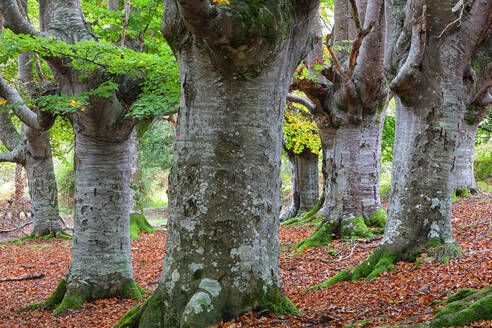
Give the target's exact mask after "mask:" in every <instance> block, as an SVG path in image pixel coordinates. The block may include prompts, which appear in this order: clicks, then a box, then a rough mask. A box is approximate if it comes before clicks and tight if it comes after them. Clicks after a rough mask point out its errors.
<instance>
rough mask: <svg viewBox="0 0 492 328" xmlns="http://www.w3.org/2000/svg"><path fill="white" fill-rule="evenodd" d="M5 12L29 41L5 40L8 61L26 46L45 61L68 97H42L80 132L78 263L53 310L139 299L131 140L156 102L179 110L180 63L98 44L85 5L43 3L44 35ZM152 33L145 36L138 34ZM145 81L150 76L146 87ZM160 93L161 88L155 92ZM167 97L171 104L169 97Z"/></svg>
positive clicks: (6, 8)
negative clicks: (133, 235)
mask: <svg viewBox="0 0 492 328" xmlns="http://www.w3.org/2000/svg"><path fill="white" fill-rule="evenodd" d="M0 10H1V11H2V12H3V14H4V17H5V19H6V23H7V24H6V25H7V26H8V27H9V28H10V29H11V30H12V31H13V32H14V33H15V34H25V35H28V36H27V37H23V36H18V37H13V38H11V39H9V40H6V41H5V42H7V45H8V46H7V47H5V48H4V49H5V51H6V52H7V54H6V56H8V55H9V51H14V52H15V51H20V50H25V49H26V48H28V49H29V50H32V51H35V52H37V53H39V54H40V55H41V56H43V58H44V59H45V60H46V61H47V62H48V64H49V65H50V68H51V71H52V72H53V75H54V77H55V79H56V83H57V86H58V89H59V91H60V93H61V95H54V96H50V97H44V98H42V100H41V102H43V103H50V104H51V106H49V109H50V110H51V111H52V112H55V113H56V114H63V115H66V116H68V118H69V119H70V122H71V124H72V127H73V129H74V133H75V155H74V168H75V185H76V194H75V227H74V229H75V231H74V236H73V245H72V259H71V265H70V269H69V272H68V273H67V275H66V277H65V278H64V279H62V280H61V282H60V283H59V285H58V287H57V289H56V290H55V292H54V293H53V295H52V296H51V297H50V298H49V299H48V300H47V301H46V303H45V305H46V307H48V308H54V307H56V309H55V313H59V312H61V311H63V310H65V309H66V308H69V307H73V308H76V307H80V306H81V305H82V303H83V302H84V300H91V299H96V298H104V297H113V296H121V297H133V298H140V297H141V289H140V288H139V287H138V286H137V285H136V283H135V282H134V280H133V271H132V265H131V250H130V234H129V205H128V204H129V197H130V196H129V195H130V192H129V190H130V189H129V178H128V177H129V174H130V168H129V142H128V137H129V135H130V133H131V131H132V129H133V127H134V126H135V124H136V123H137V122H139V119H144V118H146V117H148V116H151V115H155V111H156V110H157V109H156V106H157V105H156V104H157V103H159V105H158V106H159V109H162V108H163V107H165V106H166V105H168V104H170V103H172V106H173V107H174V106H175V98H176V97H175V95H174V94H173V92H172V89H173V84H174V80H173V79H172V78H170V79H169V80H170V81H169V83H168V84H165V83H162V81H163V74H162V71H161V69H162V70H169V72H170V74H172V72H174V71H175V68H174V67H173V65H172V64H173V61H172V60H169V58H168V57H167V58H165V60H164V59H163V58H162V57H157V56H146V55H144V54H139V53H136V52H135V51H132V50H130V49H125V48H119V47H115V46H114V45H112V44H110V43H108V42H107V41H105V40H101V39H97V38H96V36H95V35H94V33H93V31H92V30H91V29H89V28H88V26H89V24H88V23H87V22H86V21H85V18H84V16H83V14H82V11H81V4H80V1H77V0H70V1H64V2H59V1H53V0H48V1H42V2H40V3H39V21H40V28H41V31H37V30H35V29H34V28H33V26H32V25H30V24H29V23H28V22H27V21H26V20H25V19H24V17H22V15H21V14H20V10H19V7H18V5H17V2H16V1H10V0H3V1H1V2H0ZM149 12H152V13H155V12H156V11H155V10H154V11H152V10H150V11H149ZM149 24H150V23H149ZM147 26H148V25H147ZM125 28H128V26H125ZM125 28H123V30H124V31H126V33H130V32H129V31H128V30H126V29H125ZM145 28H146V26H142V29H145ZM102 32H105V31H102ZM122 34H123V32H122ZM144 35H145V33H144V31H142V33H141V34H140V36H141V37H142V38H143V36H144ZM111 36H112V35H111V34H110V35H109V37H111ZM123 36H124V34H123ZM125 58H127V59H126V60H125ZM149 67H151V69H149ZM149 74H154V76H152V77H151V78H150V77H149ZM139 75H142V76H143V77H146V78H147V80H146V81H145V83H144V84H143V85H142V82H143V81H142V78H141V77H140V76H139ZM168 76H170V75H168ZM166 83H167V82H166ZM155 86H159V87H160V88H161V89H162V90H161V91H159V90H158V91H155V92H153V91H152V90H155V89H153V88H154V87H155ZM151 89H152V90H151ZM163 92H164V93H167V94H168V98H167V99H163V98H162V97H161V96H162V93H163ZM139 96H140V98H139ZM18 111H19V112H20V114H21V115H23V116H26V117H31V116H32V115H33V114H32V111H31V110H30V109H29V108H28V107H27V106H20V107H18Z"/></svg>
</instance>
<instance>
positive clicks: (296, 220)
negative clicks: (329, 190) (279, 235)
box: [282, 197, 325, 225]
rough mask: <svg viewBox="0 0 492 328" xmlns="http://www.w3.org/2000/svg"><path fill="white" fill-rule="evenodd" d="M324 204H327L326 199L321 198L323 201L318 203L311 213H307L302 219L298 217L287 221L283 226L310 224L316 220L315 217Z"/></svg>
mask: <svg viewBox="0 0 492 328" xmlns="http://www.w3.org/2000/svg"><path fill="white" fill-rule="evenodd" d="M324 202H325V199H324V197H321V199H320V200H319V201H318V202H317V203H316V205H314V207H313V208H312V209H311V210H310V211H309V212H307V213H306V214H304V215H303V216H301V217H296V218H293V219H291V220H289V221H286V222H284V223H282V225H295V224H298V223H303V222H310V221H311V220H313V219H314V218H315V217H314V215H315V214H316V213H318V212H319V210H320V209H321V207H322V206H323V203H324Z"/></svg>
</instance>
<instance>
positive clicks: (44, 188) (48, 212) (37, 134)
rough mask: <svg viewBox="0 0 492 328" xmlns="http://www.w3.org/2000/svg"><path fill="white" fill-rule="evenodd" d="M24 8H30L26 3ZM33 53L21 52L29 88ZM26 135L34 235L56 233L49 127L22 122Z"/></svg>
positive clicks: (22, 78)
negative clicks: (36, 126) (32, 126)
mask: <svg viewBox="0 0 492 328" xmlns="http://www.w3.org/2000/svg"><path fill="white" fill-rule="evenodd" d="M24 5H26V6H25V7H24V8H25V9H27V4H24ZM32 60H33V56H32V53H24V54H21V55H19V56H18V77H19V80H20V81H21V82H23V83H24V84H25V86H26V87H27V88H28V89H30V88H31V87H32V84H33V83H34V76H33V66H32V62H31V61H32ZM22 132H23V134H24V135H25V136H26V143H25V168H26V175H27V181H28V186H29V197H30V200H31V211H32V215H33V230H32V233H33V234H34V235H35V236H44V235H49V234H56V233H57V232H59V231H61V230H62V227H61V224H60V220H59V215H60V214H59V211H58V188H57V185H56V178H55V172H54V167H53V156H52V152H51V145H50V133H49V131H42V130H37V129H33V128H30V127H28V126H27V125H25V124H23V126H22Z"/></svg>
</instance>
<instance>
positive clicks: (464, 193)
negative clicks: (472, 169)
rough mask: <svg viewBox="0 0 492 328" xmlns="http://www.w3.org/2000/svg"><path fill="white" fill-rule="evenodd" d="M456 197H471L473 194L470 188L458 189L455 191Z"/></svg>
mask: <svg viewBox="0 0 492 328" xmlns="http://www.w3.org/2000/svg"><path fill="white" fill-rule="evenodd" d="M454 193H455V195H456V197H470V196H471V193H470V190H469V189H468V188H458V189H456V190H455V191H454Z"/></svg>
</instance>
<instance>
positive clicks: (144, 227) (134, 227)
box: [130, 213, 154, 239]
mask: <svg viewBox="0 0 492 328" xmlns="http://www.w3.org/2000/svg"><path fill="white" fill-rule="evenodd" d="M142 231H143V232H148V233H152V232H154V229H153V228H152V226H151V225H150V223H149V221H147V219H146V218H145V216H144V215H143V214H138V213H135V214H131V215H130V238H131V239H135V238H138V234H139V233H140V232H142Z"/></svg>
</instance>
